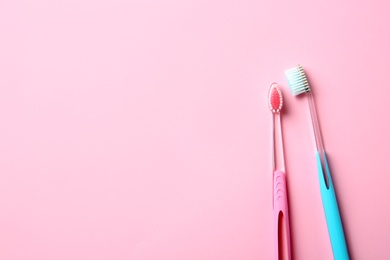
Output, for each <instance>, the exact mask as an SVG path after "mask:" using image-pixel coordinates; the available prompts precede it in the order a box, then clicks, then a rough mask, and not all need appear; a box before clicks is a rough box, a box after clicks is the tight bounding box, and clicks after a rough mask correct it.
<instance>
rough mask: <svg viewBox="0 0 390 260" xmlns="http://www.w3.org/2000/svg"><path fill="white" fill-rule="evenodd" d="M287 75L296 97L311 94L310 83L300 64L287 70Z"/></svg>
mask: <svg viewBox="0 0 390 260" xmlns="http://www.w3.org/2000/svg"><path fill="white" fill-rule="evenodd" d="M285 74H286V77H287V81H288V85H289V86H290V90H291V92H292V94H293V95H294V96H297V95H299V94H302V93H305V92H310V87H309V82H308V81H307V78H306V74H305V71H304V70H303V68H302V66H301V65H299V64H298V66H296V67H294V68H292V69H288V70H286V71H285Z"/></svg>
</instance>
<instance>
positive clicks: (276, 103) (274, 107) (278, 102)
mask: <svg viewBox="0 0 390 260" xmlns="http://www.w3.org/2000/svg"><path fill="white" fill-rule="evenodd" d="M268 106H269V109H271V111H272V112H273V113H279V112H280V110H281V109H282V106H283V97H282V91H281V90H280V88H279V87H278V84H276V83H272V84H271V87H270V88H269V92H268Z"/></svg>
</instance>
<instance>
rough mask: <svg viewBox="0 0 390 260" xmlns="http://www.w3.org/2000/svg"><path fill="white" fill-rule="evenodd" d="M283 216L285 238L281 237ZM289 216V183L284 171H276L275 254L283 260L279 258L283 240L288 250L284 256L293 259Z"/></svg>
mask: <svg viewBox="0 0 390 260" xmlns="http://www.w3.org/2000/svg"><path fill="white" fill-rule="evenodd" d="M282 214H283V223H282V225H284V230H285V236H286V237H285V238H283V237H279V218H280V217H282V216H281V215H282ZM289 219H290V218H289V214H288V200H287V182H286V174H285V173H284V172H283V171H280V170H276V171H275V172H274V227H275V252H276V258H275V259H281V256H279V243H280V241H282V239H285V243H286V248H287V249H286V250H287V252H285V253H284V254H283V255H286V256H287V259H291V242H290V221H289Z"/></svg>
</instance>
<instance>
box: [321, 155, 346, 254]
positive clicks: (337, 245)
mask: <svg viewBox="0 0 390 260" xmlns="http://www.w3.org/2000/svg"><path fill="white" fill-rule="evenodd" d="M316 158H317V168H318V178H319V181H320V190H321V197H322V204H323V206H324V212H325V217H326V223H327V225H328V232H329V237H330V242H331V244H332V251H333V257H334V259H336V260H344V259H349V255H348V249H347V243H346V241H345V236H344V230H343V224H342V222H341V218H340V212H339V207H338V205H337V199H336V194H335V191H334V186H333V182H332V177H331V176H330V171H329V166H328V161H327V159H326V155H325V152H324V163H325V168H326V169H325V170H326V176H327V179H328V184H329V185H328V186H329V187H327V186H326V182H325V179H324V175H323V172H322V167H321V158H320V154H319V153H318V151H317V153H316Z"/></svg>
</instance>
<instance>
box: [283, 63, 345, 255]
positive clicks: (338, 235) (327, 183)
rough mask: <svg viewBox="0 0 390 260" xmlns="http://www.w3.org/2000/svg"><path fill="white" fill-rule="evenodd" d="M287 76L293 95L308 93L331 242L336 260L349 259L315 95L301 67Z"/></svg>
mask: <svg viewBox="0 0 390 260" xmlns="http://www.w3.org/2000/svg"><path fill="white" fill-rule="evenodd" d="M285 74H286V76H287V81H288V84H289V86H290V89H291V92H292V94H293V95H294V96H296V95H299V94H302V93H306V95H307V99H308V102H309V108H310V114H311V121H312V125H313V131H314V136H315V141H316V148H317V150H316V159H317V170H318V178H319V182H320V191H321V197H322V204H323V207H324V212H325V217H326V223H327V226H328V233H329V237H330V242H331V244H332V251H333V257H334V259H336V260H339V259H349V254H348V249H347V243H346V241H345V236H344V230H343V225H342V222H341V217H340V212H339V207H338V204H337V199H336V194H335V190H334V186H333V182H332V177H331V175H330V170H329V166H328V161H327V159H326V154H325V148H324V144H323V141H322V137H321V131H320V126H319V123H318V117H317V112H316V108H315V103H314V98H313V94H312V92H311V90H310V87H309V83H308V81H307V78H306V74H305V72H304V70H303V68H302V66H301V65H298V66H297V67H295V68H292V69H288V70H286V72H285Z"/></svg>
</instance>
